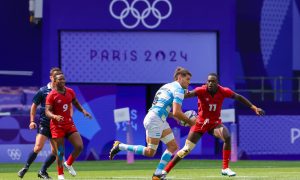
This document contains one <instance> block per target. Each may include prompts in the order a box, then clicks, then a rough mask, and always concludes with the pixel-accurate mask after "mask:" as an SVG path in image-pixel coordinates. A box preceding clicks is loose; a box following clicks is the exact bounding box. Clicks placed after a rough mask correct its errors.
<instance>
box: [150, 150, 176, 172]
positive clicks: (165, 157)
mask: <svg viewBox="0 0 300 180" xmlns="http://www.w3.org/2000/svg"><path fill="white" fill-rule="evenodd" d="M171 157H172V153H171V152H170V151H168V149H166V150H165V152H164V153H163V155H162V156H161V159H160V161H159V164H158V165H157V167H156V170H155V173H154V174H155V175H159V174H162V170H163V169H164V168H165V166H166V164H168V162H169V161H170V160H171Z"/></svg>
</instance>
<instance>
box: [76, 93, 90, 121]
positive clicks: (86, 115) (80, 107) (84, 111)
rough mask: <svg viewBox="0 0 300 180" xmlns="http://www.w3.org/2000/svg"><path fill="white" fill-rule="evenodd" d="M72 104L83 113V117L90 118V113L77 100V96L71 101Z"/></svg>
mask: <svg viewBox="0 0 300 180" xmlns="http://www.w3.org/2000/svg"><path fill="white" fill-rule="evenodd" d="M72 103H73V105H74V106H75V107H76V108H77V109H78V110H79V111H80V112H82V113H83V115H84V116H85V117H88V118H90V119H92V116H91V115H90V113H88V112H87V111H86V110H85V109H84V108H83V107H82V106H81V104H80V103H79V102H78V100H77V98H74V99H73V101H72Z"/></svg>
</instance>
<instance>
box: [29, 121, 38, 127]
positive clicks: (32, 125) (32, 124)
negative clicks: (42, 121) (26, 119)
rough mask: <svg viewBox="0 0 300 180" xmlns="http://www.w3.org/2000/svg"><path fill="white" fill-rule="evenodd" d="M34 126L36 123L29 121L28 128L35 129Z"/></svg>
mask: <svg viewBox="0 0 300 180" xmlns="http://www.w3.org/2000/svg"><path fill="white" fill-rule="evenodd" d="M36 127H37V125H36V123H35V122H34V121H32V122H30V124H29V129H35V128H36Z"/></svg>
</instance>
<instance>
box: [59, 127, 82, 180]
mask: <svg viewBox="0 0 300 180" xmlns="http://www.w3.org/2000/svg"><path fill="white" fill-rule="evenodd" d="M68 140H69V141H70V143H71V144H72V146H73V147H74V150H73V152H72V153H71V154H70V156H69V157H68V160H67V161H66V162H64V166H65V167H66V168H67V169H68V171H69V173H70V174H71V175H72V176H76V171H75V170H74V168H73V166H72V164H73V162H74V161H75V159H77V157H78V156H79V155H80V153H81V152H82V150H83V142H82V138H81V136H80V134H79V132H73V133H72V134H70V135H68Z"/></svg>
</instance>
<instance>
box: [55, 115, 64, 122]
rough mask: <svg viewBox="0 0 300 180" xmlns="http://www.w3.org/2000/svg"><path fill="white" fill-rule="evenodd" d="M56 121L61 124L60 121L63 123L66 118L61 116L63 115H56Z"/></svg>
mask: <svg viewBox="0 0 300 180" xmlns="http://www.w3.org/2000/svg"><path fill="white" fill-rule="evenodd" d="M54 119H55V120H56V121H58V122H60V121H63V120H64V117H63V116H61V115H55V116H54Z"/></svg>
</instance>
